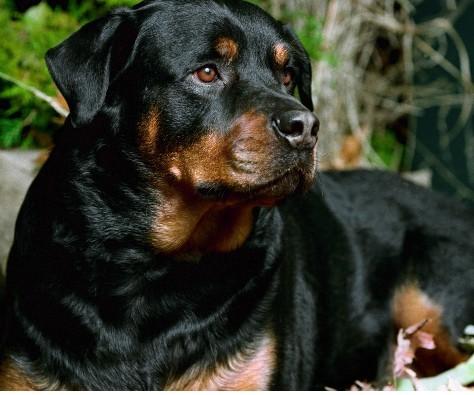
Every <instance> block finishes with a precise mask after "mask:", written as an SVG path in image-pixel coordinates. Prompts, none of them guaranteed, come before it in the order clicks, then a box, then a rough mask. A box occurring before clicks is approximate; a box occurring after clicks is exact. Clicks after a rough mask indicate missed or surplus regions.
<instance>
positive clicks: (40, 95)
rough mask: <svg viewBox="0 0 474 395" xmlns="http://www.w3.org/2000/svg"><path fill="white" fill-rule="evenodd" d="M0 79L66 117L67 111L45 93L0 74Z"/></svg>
mask: <svg viewBox="0 0 474 395" xmlns="http://www.w3.org/2000/svg"><path fill="white" fill-rule="evenodd" d="M0 78H1V79H3V80H5V81H8V82H11V83H12V84H15V85H17V86H19V87H20V88H22V89H24V90H26V91H28V92H30V93H32V94H33V95H34V96H36V97H37V98H38V99H40V100H43V101H44V102H46V103H48V104H49V105H50V106H51V107H52V108H53V109H54V110H55V111H56V112H57V113H58V114H59V115H61V116H63V117H67V116H68V115H69V111H68V110H66V109H65V108H64V107H63V106H61V104H60V103H59V102H58V101H57V100H56V99H55V98H54V97H51V96H49V95H47V94H46V93H44V92H41V91H40V90H39V89H36V88H34V87H32V86H30V85H27V84H25V83H24V82H22V81H19V80H17V79H16V78H13V77H12V76H10V75H8V74H5V73H2V72H0Z"/></svg>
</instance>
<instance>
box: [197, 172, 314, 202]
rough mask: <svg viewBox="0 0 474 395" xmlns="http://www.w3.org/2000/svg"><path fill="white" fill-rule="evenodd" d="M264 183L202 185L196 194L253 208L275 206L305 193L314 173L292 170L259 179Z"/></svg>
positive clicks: (311, 182)
mask: <svg viewBox="0 0 474 395" xmlns="http://www.w3.org/2000/svg"><path fill="white" fill-rule="evenodd" d="M261 179H264V180H268V181H264V182H256V183H245V184H244V185H242V184H240V185H239V184H234V185H232V186H229V185H225V184H223V183H222V184H221V183H204V184H201V185H199V186H198V188H197V191H198V193H199V194H200V195H201V196H202V197H204V198H206V199H211V200H218V201H222V202H229V203H230V202H232V203H234V204H250V205H255V206H275V205H277V204H278V203H279V202H281V201H282V200H284V199H286V198H287V197H289V196H292V195H294V194H299V193H303V192H305V191H307V190H308V189H309V188H310V187H311V185H312V184H313V181H314V172H313V171H311V170H303V169H300V168H293V169H290V170H288V171H286V172H283V174H280V175H276V176H274V177H265V178H264V177H261Z"/></svg>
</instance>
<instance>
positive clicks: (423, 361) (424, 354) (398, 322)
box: [393, 283, 467, 376]
mask: <svg viewBox="0 0 474 395" xmlns="http://www.w3.org/2000/svg"><path fill="white" fill-rule="evenodd" d="M442 314H443V309H442V307H441V306H439V305H437V304H436V303H434V302H433V301H432V300H430V299H429V298H428V296H427V295H426V294H424V293H423V292H422V291H421V290H420V289H419V288H418V286H417V285H416V284H413V283H412V284H406V285H404V286H402V287H401V288H399V289H398V290H397V292H396V293H395V296H394V298H393V317H394V323H395V326H396V328H397V329H400V328H408V327H409V326H411V325H415V324H417V323H419V322H421V321H423V320H426V319H428V320H429V321H428V322H427V324H426V325H425V326H424V327H423V329H422V330H423V331H424V332H428V333H430V334H432V335H433V337H434V341H435V344H436V348H435V349H434V350H421V349H420V350H418V351H417V352H416V355H415V363H414V368H415V370H416V371H417V372H418V374H420V375H422V376H433V375H436V374H438V373H441V372H443V371H445V370H447V369H449V368H452V367H454V366H456V365H457V364H459V363H460V362H463V361H465V360H466V359H467V356H466V355H465V354H463V353H462V352H460V351H459V350H458V349H457V348H456V347H455V345H454V344H453V341H452V339H451V338H450V335H449V333H448V332H447V330H446V328H445V327H444V326H443V322H442Z"/></svg>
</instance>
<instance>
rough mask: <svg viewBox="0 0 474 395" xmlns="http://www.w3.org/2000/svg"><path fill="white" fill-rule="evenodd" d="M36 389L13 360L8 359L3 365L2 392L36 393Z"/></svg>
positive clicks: (0, 374)
mask: <svg viewBox="0 0 474 395" xmlns="http://www.w3.org/2000/svg"><path fill="white" fill-rule="evenodd" d="M36 389H37V388H35V386H34V385H33V384H32V382H31V381H30V379H29V378H28V377H27V376H26V375H25V374H24V373H23V372H21V371H20V369H18V368H17V367H16V366H15V363H14V362H13V361H12V360H11V359H6V360H4V361H3V362H2V363H1V365H0V391H35V390H36Z"/></svg>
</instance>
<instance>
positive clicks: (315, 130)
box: [311, 117, 320, 136]
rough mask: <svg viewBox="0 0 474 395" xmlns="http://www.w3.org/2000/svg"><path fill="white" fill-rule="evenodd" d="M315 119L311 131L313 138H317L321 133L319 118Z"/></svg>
mask: <svg viewBox="0 0 474 395" xmlns="http://www.w3.org/2000/svg"><path fill="white" fill-rule="evenodd" d="M314 118H315V120H314V125H313V127H312V129H311V136H317V135H318V132H319V126H320V122H319V119H318V118H317V117H314Z"/></svg>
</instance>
